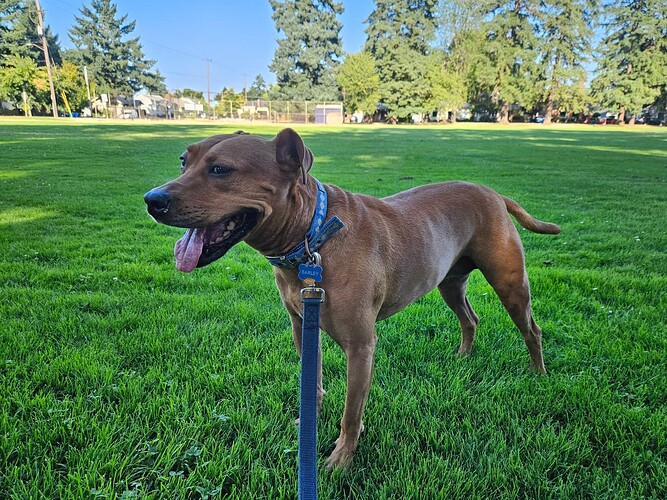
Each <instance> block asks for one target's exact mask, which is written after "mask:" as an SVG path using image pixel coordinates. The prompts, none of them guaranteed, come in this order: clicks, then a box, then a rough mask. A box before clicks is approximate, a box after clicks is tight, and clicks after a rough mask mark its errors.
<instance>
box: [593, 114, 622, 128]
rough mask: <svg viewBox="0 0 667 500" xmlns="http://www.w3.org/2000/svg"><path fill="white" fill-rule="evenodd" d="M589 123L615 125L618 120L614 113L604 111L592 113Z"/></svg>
mask: <svg viewBox="0 0 667 500" xmlns="http://www.w3.org/2000/svg"><path fill="white" fill-rule="evenodd" d="M590 123H592V124H597V125H615V124H616V123H618V120H617V119H616V115H612V114H609V113H607V112H606V111H604V112H602V113H593V116H592V117H591V121H590Z"/></svg>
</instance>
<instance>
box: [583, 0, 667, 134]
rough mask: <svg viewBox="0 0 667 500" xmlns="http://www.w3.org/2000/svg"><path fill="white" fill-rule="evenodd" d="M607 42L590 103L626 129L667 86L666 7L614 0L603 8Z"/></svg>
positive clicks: (659, 2)
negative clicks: (612, 113)
mask: <svg viewBox="0 0 667 500" xmlns="http://www.w3.org/2000/svg"><path fill="white" fill-rule="evenodd" d="M603 16H604V22H603V23H602V26H603V27H604V28H605V33H606V36H605V37H604V38H603V39H602V42H601V44H600V46H599V48H598V52H599V57H598V61H599V65H598V68H597V71H596V73H597V74H596V77H595V78H594V79H593V81H592V82H591V90H592V92H593V95H594V97H595V98H596V99H597V100H598V101H599V102H600V104H601V105H603V106H608V107H610V108H614V109H617V110H618V111H619V115H618V118H619V120H620V122H621V123H623V122H624V119H625V113H626V112H629V113H631V116H632V118H631V119H630V123H631V124H633V123H634V116H635V115H636V114H638V113H640V112H641V110H642V108H643V107H644V106H647V105H649V104H652V103H653V102H655V101H656V99H657V98H658V96H659V95H660V93H661V91H662V90H663V89H664V88H665V85H667V4H666V3H665V2H664V1H663V0H616V1H609V2H607V3H606V4H605V5H604V8H603Z"/></svg>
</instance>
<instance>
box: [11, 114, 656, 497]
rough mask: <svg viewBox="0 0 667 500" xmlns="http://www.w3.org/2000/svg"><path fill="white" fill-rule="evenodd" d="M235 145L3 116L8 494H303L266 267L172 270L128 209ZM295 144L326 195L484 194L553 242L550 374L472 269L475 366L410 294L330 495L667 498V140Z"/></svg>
mask: <svg viewBox="0 0 667 500" xmlns="http://www.w3.org/2000/svg"><path fill="white" fill-rule="evenodd" d="M238 128H240V127H238V126H227V125H215V126H214V125H213V124H210V123H204V124H199V125H197V124H195V125H193V124H179V123H175V124H165V123H160V124H153V123H145V122H136V123H122V124H121V123H106V122H93V121H86V120H72V121H68V120H58V121H57V122H54V121H53V120H47V119H33V120H29V121H27V120H22V119H1V120H0V498H16V499H28V498H109V499H111V498H138V497H141V498H211V497H216V498H220V497H230V498H242V499H256V498H294V497H296V477H297V474H296V471H297V464H296V457H297V454H296V448H297V429H296V428H295V426H294V425H293V419H294V417H295V416H296V414H297V411H298V383H299V364H298V358H297V356H296V353H295V351H294V348H293V346H292V340H291V328H290V324H289V319H288V316H287V313H286V312H285V311H284V310H283V308H282V306H281V302H280V298H279V296H278V292H277V290H276V289H275V286H274V283H273V273H272V270H271V268H270V266H269V265H268V263H266V262H265V261H264V260H263V258H261V257H260V256H259V255H258V254H256V253H255V252H254V251H253V250H252V249H250V248H249V247H247V246H245V245H244V244H241V245H239V246H238V247H236V248H234V249H232V251H230V253H229V254H228V255H227V256H226V257H224V258H223V259H221V260H220V261H218V262H216V263H215V264H213V265H211V266H209V267H206V268H203V269H199V270H197V271H195V272H194V273H192V274H187V275H186V274H182V273H179V272H178V271H176V270H175V268H174V262H173V254H172V249H173V244H174V242H175V240H176V239H177V238H178V237H180V235H181V232H182V231H181V230H179V229H175V228H169V227H165V226H160V225H157V224H155V223H154V222H153V221H152V220H151V219H150V217H148V215H147V214H146V212H145V208H144V203H143V199H142V196H143V193H144V192H146V191H147V190H149V189H150V188H152V187H154V186H156V185H158V184H161V183H163V182H164V181H166V180H168V179H171V178H173V177H174V176H176V175H177V174H178V172H179V168H178V166H179V161H178V156H179V155H180V153H181V152H182V150H183V149H184V147H185V146H186V145H187V144H188V143H190V142H193V141H196V140H199V139H201V138H203V137H206V136H208V135H212V134H214V133H220V132H224V131H233V130H236V129H238ZM244 128H245V129H246V130H250V131H252V132H254V133H257V134H262V135H266V136H270V135H272V134H274V133H275V132H276V131H277V130H279V128H278V127H265V126H262V127H259V126H256V127H247V126H244ZM297 130H298V131H299V132H300V133H301V134H302V136H303V137H304V139H305V141H306V143H307V144H308V145H309V146H310V148H311V149H312V151H313V153H314V154H315V157H316V159H315V165H314V168H313V171H312V172H313V173H314V175H316V176H317V177H318V178H319V179H320V180H322V181H323V182H333V183H336V184H338V185H340V186H342V187H344V188H347V189H350V190H353V191H359V192H364V193H369V194H373V195H377V196H384V195H389V194H391V193H395V192H397V191H400V190H403V189H406V188H409V187H412V186H416V185H419V184H423V183H428V182H438V181H444V180H451V179H462V180H468V181H473V182H479V183H482V184H485V185H488V186H490V187H492V188H494V189H496V190H498V191H499V192H501V193H503V194H505V195H507V196H510V197H512V198H515V199H516V200H517V201H519V202H520V203H521V204H522V205H523V206H524V207H525V208H526V209H527V210H529V211H530V212H531V213H532V214H533V215H535V216H536V217H538V218H540V219H543V220H549V221H553V222H556V223H558V224H560V225H561V227H562V234H561V235H559V236H547V235H537V234H532V233H529V232H527V231H522V232H521V234H522V237H523V240H524V244H525V247H526V253H527V266H528V273H529V276H530V279H531V284H532V292H533V306H534V311H535V316H536V319H537V321H538V323H539V324H540V325H541V326H542V328H543V330H544V356H545V363H546V366H547V369H548V370H549V375H548V376H543V377H537V376H535V375H533V374H531V372H530V371H529V370H528V354H527V350H526V348H525V346H524V344H523V341H522V340H521V336H520V334H519V333H518V331H517V330H516V328H515V327H514V325H513V324H512V323H511V321H510V319H509V317H508V316H507V314H506V313H505V311H504V309H503V308H502V306H501V305H500V302H499V301H498V299H497V297H496V296H495V295H494V293H493V291H492V290H491V288H490V287H489V285H487V284H486V282H485V281H484V280H483V278H482V277H481V276H480V275H479V274H475V275H474V276H473V279H472V281H471V285H470V288H469V296H470V301H471V303H472V304H473V306H474V307H475V309H476V311H477V313H478V314H479V316H480V317H481V323H480V326H479V330H478V337H477V340H476V343H475V347H474V352H473V354H472V355H471V356H470V357H467V358H461V357H458V356H457V355H456V354H455V350H456V348H457V346H458V341H459V327H458V322H457V321H456V319H455V317H454V315H453V314H452V313H451V312H450V311H449V310H448V309H447V308H446V307H445V305H444V303H443V302H442V301H441V299H440V297H439V295H438V294H437V293H432V294H430V295H428V296H426V297H425V298H423V299H421V300H419V301H418V302H417V303H415V304H414V305H412V306H410V307H409V308H408V309H407V310H405V311H404V312H402V313H401V314H398V315H396V316H394V317H392V318H390V319H389V320H386V321H384V322H382V323H380V324H379V325H378V331H379V337H380V342H379V344H378V353H377V360H376V369H375V376H374V382H373V387H372V389H371V395H370V398H369V402H368V405H367V408H366V416H365V419H364V421H365V424H366V432H365V434H364V435H363V436H362V439H361V441H360V445H359V449H358V452H357V454H356V456H355V459H354V462H353V464H352V467H351V468H350V469H349V471H347V472H342V473H341V472H337V473H335V474H333V475H329V474H327V473H325V472H324V470H323V469H321V472H320V478H319V481H320V484H319V490H320V496H321V498H341V497H345V496H349V497H353V498H364V499H365V498H397V499H398V498H400V499H403V498H420V499H422V498H517V497H520V498H524V497H526V498H540V499H544V498H559V499H560V498H619V499H626V498H665V496H667V328H666V326H667V292H666V289H667V273H666V270H667V252H666V250H667V129H661V128H654V127H635V128H631V127H603V126H597V127H593V126H553V127H550V128H549V127H543V126H527V125H512V126H508V127H501V126H495V125H469V124H461V125H456V126H442V127H410V126H405V127H403V126H393V127H383V126H347V127H340V128H328V127H300V126H297ZM339 272H344V270H339ZM323 358H324V359H323V365H324V378H325V388H326V389H327V391H328V394H327V397H326V398H325V401H324V407H323V411H322V415H321V417H320V420H319V443H318V444H319V449H320V457H321V462H322V461H323V459H324V457H325V453H326V452H327V450H328V449H329V448H330V445H331V443H332V442H333V440H334V439H335V438H336V437H337V435H338V426H339V419H340V417H341V414H342V409H343V402H344V393H345V369H344V366H345V365H344V358H343V355H342V353H341V351H340V350H339V349H338V348H337V346H335V345H334V344H333V342H331V341H330V340H329V339H328V338H325V340H324V354H323ZM321 462H320V463H321Z"/></svg>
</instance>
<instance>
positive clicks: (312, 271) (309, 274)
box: [299, 264, 322, 286]
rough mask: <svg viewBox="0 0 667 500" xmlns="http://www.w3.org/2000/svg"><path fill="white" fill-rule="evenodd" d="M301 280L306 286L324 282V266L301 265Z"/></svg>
mask: <svg viewBox="0 0 667 500" xmlns="http://www.w3.org/2000/svg"><path fill="white" fill-rule="evenodd" d="M299 279H300V280H301V281H303V282H304V283H305V284H306V285H309V286H310V285H314V284H315V283H319V282H320V281H322V266H320V265H318V264H299Z"/></svg>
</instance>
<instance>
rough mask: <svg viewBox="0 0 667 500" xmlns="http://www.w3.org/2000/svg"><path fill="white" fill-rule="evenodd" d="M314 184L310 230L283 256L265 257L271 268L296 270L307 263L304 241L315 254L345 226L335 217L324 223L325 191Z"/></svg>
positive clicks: (322, 187) (325, 214)
mask: <svg viewBox="0 0 667 500" xmlns="http://www.w3.org/2000/svg"><path fill="white" fill-rule="evenodd" d="M315 182H316V183H317V203H316V205H315V213H314V214H313V221H312V222H311V223H310V229H309V230H308V232H307V233H306V237H305V238H304V241H302V242H301V243H299V244H298V245H296V246H295V247H294V248H292V249H291V250H290V251H289V252H287V253H286V254H285V255H278V256H275V257H267V258H266V259H267V260H268V261H269V263H270V264H271V265H272V266H277V267H282V268H285V269H296V268H297V267H299V264H303V263H305V262H307V261H308V255H307V252H306V240H307V241H308V250H310V252H311V253H312V252H316V251H317V250H318V249H319V248H320V247H321V246H322V245H324V243H325V242H326V241H327V240H328V239H329V238H331V237H332V236H333V235H334V234H336V233H337V232H338V231H339V230H340V229H342V228H343V227H344V226H345V224H343V221H341V220H340V219H339V218H338V217H337V216H335V215H334V216H333V217H332V218H331V219H329V220H328V221H327V222H326V223H325V222H324V221H325V220H326V218H327V191H326V189H324V186H323V185H322V183H321V182H320V181H318V180H317V179H315Z"/></svg>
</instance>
